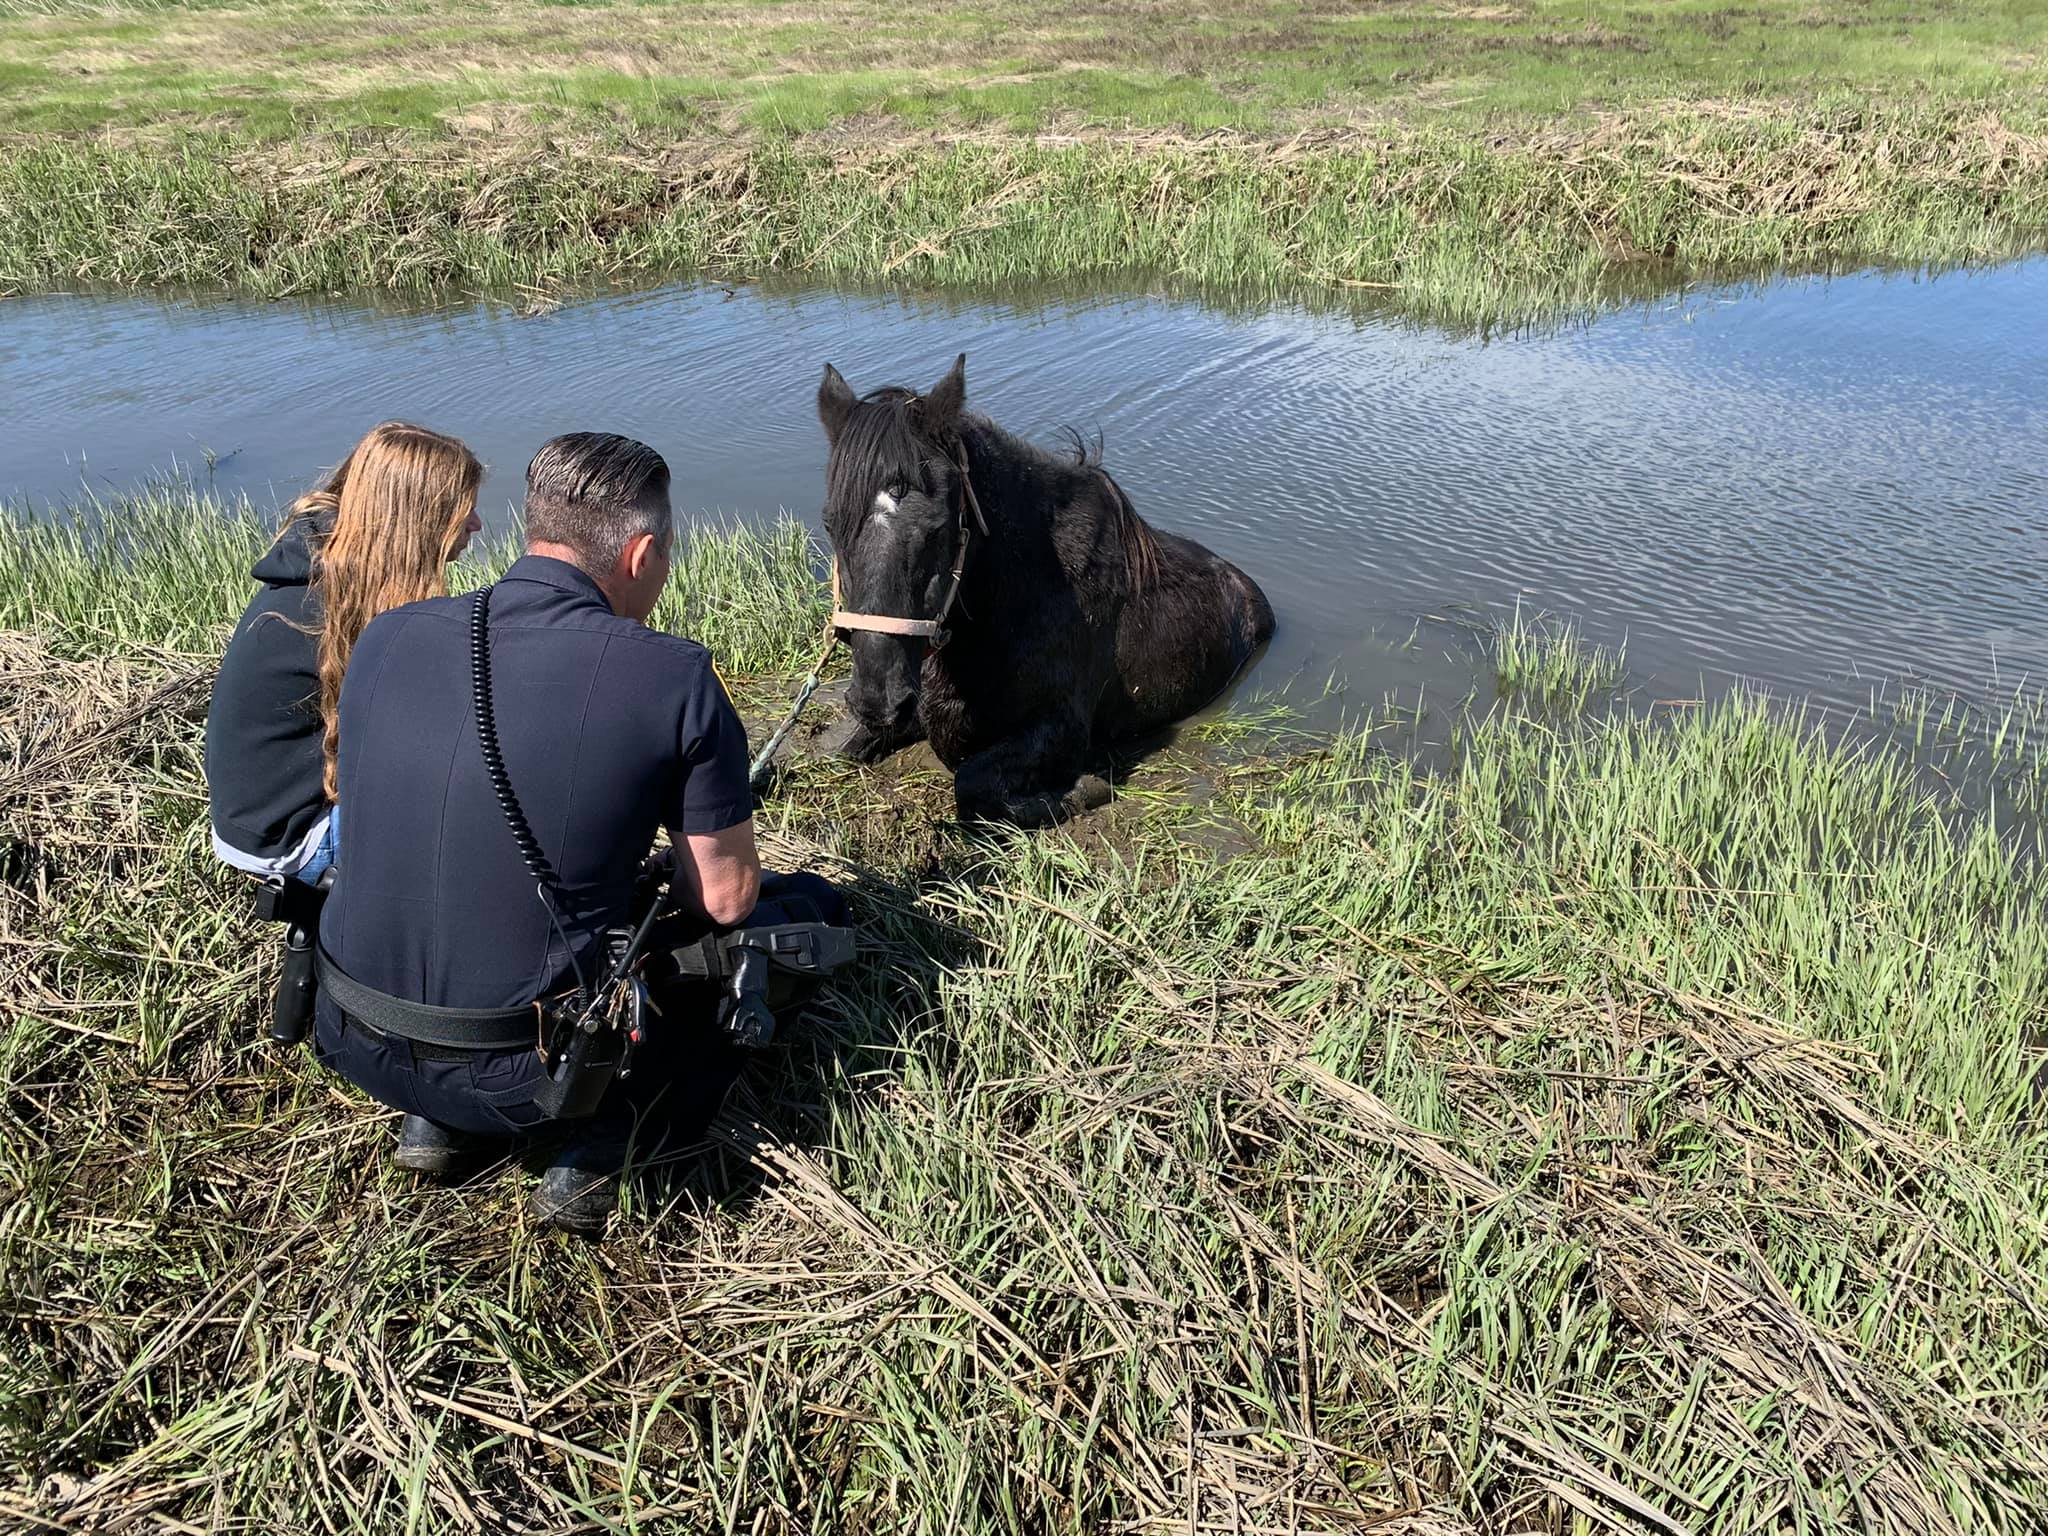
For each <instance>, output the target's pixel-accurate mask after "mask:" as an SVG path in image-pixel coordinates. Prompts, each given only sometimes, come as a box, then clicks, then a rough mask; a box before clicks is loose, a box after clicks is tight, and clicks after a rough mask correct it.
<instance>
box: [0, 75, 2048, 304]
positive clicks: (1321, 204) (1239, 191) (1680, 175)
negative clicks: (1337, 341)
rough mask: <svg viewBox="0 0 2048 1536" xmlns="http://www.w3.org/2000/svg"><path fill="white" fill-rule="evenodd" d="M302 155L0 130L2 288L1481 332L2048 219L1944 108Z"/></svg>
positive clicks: (1934, 245) (2047, 165)
mask: <svg viewBox="0 0 2048 1536" xmlns="http://www.w3.org/2000/svg"><path fill="white" fill-rule="evenodd" d="M387 148H388V146H387ZM293 155H294V156H295V157H296V158H294V159H293V160H292V161H290V162H289V163H284V164H280V163H274V162H271V161H269V160H266V159H264V158H263V157H261V156H257V157H255V158H253V159H252V158H250V157H248V156H246V155H244V154H241V153H239V152H238V149H237V146H236V144H235V143H234V141H232V140H225V139H221V138H218V137H210V136H201V137H198V138H191V139H182V140H178V141H175V142H174V143H172V144H169V145H165V146H154V147H132V146H123V145H121V144H117V143H113V142H107V141H82V140H58V141H52V142H42V143H33V144H30V145H27V146H25V147H21V148H18V149H14V150H11V151H8V150H0V285H5V286H11V287H14V288H18V289H23V290H29V289H39V288H51V287H59V286H64V285H68V284H72V283H78V282H84V283H89V284H114V285H124V286H126V285H141V284H158V283H167V284H202V285H209V286H212V285H228V286H239V287H243V288H247V289H250V290H252V291H255V292H259V293H264V294H282V293H299V292H308V291H310V292H332V291H340V290H345V289H352V288H364V287H375V288H387V289H395V290H400V291H409V292H417V293H434V292H439V291H446V290H448V289H450V288H460V289H471V288H476V287H489V288H498V289H505V288H509V287H512V286H515V285H516V286H523V287H534V286H542V287H545V286H550V285H568V284H577V283H582V282H586V281H588V280H590V279H592V278H594V277H595V278H609V279H615V280H616V279H627V278H645V277H648V276H652V275H660V274H672V273H681V272H689V271H698V270H713V271H720V272H727V273H737V274H741V275H757V274H764V273H770V272H776V271H790V272H802V273H809V274H814V275H817V276H820V277H828V278H837V279H842V280H865V279H873V278H885V279H887V280H889V281H911V282H923V283H947V284H977V285H1003V284H1016V283H1020V282H1027V281H1036V280H1040V279H1048V278H1053V279H1071V280H1104V279H1109V280H1119V281H1132V280H1138V281H1149V280H1160V279H1164V280H1167V281H1169V282H1174V283H1177V284H1181V285H1188V286H1195V287H1199V288H1202V289H1205V290H1210V291H1221V292H1229V293H1233V294H1240V295H1253V296H1257V295H1268V294H1273V293H1276V292H1302V291H1304V290H1310V291H1324V292H1328V291H1330V290H1332V289H1336V290H1339V291H1346V292H1358V293H1363V294H1366V295H1368V296H1373V297H1379V298H1390V299H1392V300H1395V301H1398V302H1399V303H1401V304H1403V305H1404V306H1406V307H1407V308H1409V309H1410V310H1412V311H1414V312H1416V313H1419V314H1426V315H1429V316H1432V317H1435V318H1439V319H1443V320H1448V321H1456V322H1487V321H1497V320H1504V319H1513V318H1526V317H1528V316H1529V315H1531V314H1536V313H1554V312H1557V311H1560V310H1567V309H1574V308H1580V307H1583V306H1585V305H1588V304H1591V303H1594V302H1597V301H1598V300H1599V299H1600V298H1602V297H1603V296H1604V295H1607V294H1610V293H1612V292H1614V291H1615V290H1616V287H1617V284H1620V285H1622V286H1624V287H1628V286H1629V285H1632V284H1636V283H1640V282H1642V281H1645V280H1654V281H1668V280H1671V279H1673V278H1674V277H1683V276H1686V275H1697V274H1699V273H1713V272H1735V271H1754V270H1757V269H1760V268H1767V267H1771V266H1774V265H1783V264H1793V265H1805V266H1811V265H1825V264H1828V263H1839V262H1846V261H1918V262H1938V261H1942V260H1949V259H1958V258H1962V257H1965V256H1968V257H1973V258H1979V259H1991V258H1995V257H1998V256H2001V255H2007V254H2011V253H2012V252H2013V251H2015V250H2016V249H2019V248H2020V247H2021V245H2023V243H2024V238H2023V233H2022V232H2023V231H2026V230H2028V229H2033V228H2039V227H2042V226H2044V225H2048V157H2044V158H2043V159H2042V161H2041V162H2040V164H2038V165H2033V166H2031V167H2029V166H2028V165H2025V164H2021V163H2019V162H2015V161H2014V160H2012V158H2011V152H2010V146H2009V144H2007V143H2006V141H2004V140H2002V139H2000V138H1998V137H1997V136H1996V135H1995V134H1991V133H1990V132H1989V130H1986V129H1984V128H1983V126H1982V125H1981V124H1975V125H1973V124H1972V123H1970V122H1968V121H1965V120H1964V119H1961V118H1959V117H1954V116H1948V117H1943V116H1940V115H1939V114H1936V115H1933V116H1924V115H1915V114H1907V115H1903V116H1880V115H1875V114H1870V113H1865V112H1861V111H1847V112H1839V113H1809V114H1807V115H1806V116H1804V117H1802V118H1798V119H1796V120H1793V119H1787V120H1779V119H1771V120H1767V121H1762V122H1759V121H1752V120H1747V119H1728V118H1723V117H1718V116H1706V117H1692V118H1688V117H1684V116H1673V117H1671V118H1669V119H1667V120H1664V121H1663V122H1662V123H1661V125H1660V126H1658V127H1657V128H1656V129H1655V131H1654V132H1649V133H1647V134H1646V135H1645V136H1643V137H1640V138H1634V139H1621V140H1616V141H1612V142H1599V141H1587V142H1585V143H1583V144H1581V145H1580V146H1579V147H1578V148H1577V149H1575V150H1573V151H1572V152H1570V153H1556V152H1552V151H1551V150H1546V149H1541V148H1533V147H1525V148H1521V149H1517V148H1513V147H1490V146H1487V145H1484V144H1480V143H1477V142H1474V141H1470V140H1467V139H1464V138H1462V137H1459V136H1457V135H1454V134H1444V133H1433V132H1432V133H1422V134H1420V135H1419V136H1412V137H1406V138H1399V139H1396V140H1393V141H1391V142H1388V143H1384V144H1378V145H1373V146H1368V147H1357V148H1331V149H1326V150H1320V151H1316V152H1313V153H1293V154H1290V153H1286V152H1283V151H1276V150H1272V149H1267V148H1260V147H1257V146H1251V145H1244V146H1238V147H1234V148H1228V147H1226V148H1205V147H1199V146H1196V147H1177V148H1171V147H1169V148H1156V147H1119V146H1116V145H1108V146H1103V145H1064V146H1062V145H1047V144H1037V143H1018V142H1000V141H998V142H989V143H977V144H959V145H954V146H952V147H949V148H946V149H943V150H938V151H934V150H932V149H929V148H918V147H896V148H884V149H878V150H872V151H861V152H859V153H858V154H857V155H854V156H853V157H852V158H849V157H848V155H847V154H846V153H844V152H840V151H834V150H830V149H826V148H821V147H816V146H807V145H806V144H804V143H798V142H785V141H780V140H777V141H770V142H764V143H759V144H755V145H753V146H751V147H747V148H744V149H738V150H733V151H730V152H726V153H721V154H715V155H707V156H702V157H691V156H679V155H666V154H663V153H659V152H656V151H654V150H653V149H651V148H650V147H648V146H634V145H630V144H626V143H623V142H618V143H614V144H612V145H610V146H609V147H592V148H589V149H587V150H573V149H570V148H568V147H558V148H557V149H556V150H555V151H552V152H549V153H546V154H525V153H521V154H515V155H511V156H508V157H505V158H502V159H493V158H490V157H486V156H479V155H477V154H475V153H473V152H470V151H466V150H461V149H459V148H456V149H446V150H436V151H428V150H424V149H423V150H422V151H421V152H419V153H417V154H410V155H406V156H403V157H399V158H380V152H379V150H378V148H377V146H376V145H375V144H372V143H370V142H367V141H350V140H346V139H344V140H342V141H338V142H335V143H332V144H329V145H327V146H325V147H323V148H320V149H318V150H317V151H314V150H311V149H309V148H307V147H303V146H302V147H301V148H300V149H299V150H295V151H293ZM1630 274H1634V276H1633V277H1631V276H1630Z"/></svg>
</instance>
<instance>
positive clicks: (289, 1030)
mask: <svg viewBox="0 0 2048 1536" xmlns="http://www.w3.org/2000/svg"><path fill="white" fill-rule="evenodd" d="M333 884H334V870H333V869H332V868H329V869H328V870H326V871H325V872H324V873H323V874H322V875H321V876H320V883H319V884H318V885H317V886H315V885H307V884H306V883H305V882H304V881H303V880H294V879H293V878H291V876H289V875H270V876H268V877H267V878H265V879H264V881H263V883H262V884H261V885H259V886H258V887H257V888H256V917H257V920H258V921H259V922H266V923H283V924H284V925H285V928H284V959H283V962H282V963H281V964H280V965H279V967H278V975H277V996H276V997H275V998H273V999H272V1001H271V1007H270V1027H269V1028H268V1029H267V1030H265V1031H264V1033H265V1034H266V1035H267V1036H268V1037H269V1039H270V1042H271V1043H272V1044H273V1045H297V1044H298V1043H299V1042H300V1041H301V1040H303V1039H305V1038H306V1034H307V1031H309V1030H310V1029H312V1027H313V1005H314V1002H315V1000H316V999H317V998H318V997H319V993H320V981H319V976H318V974H317V972H316V969H315V966H314V957H315V954H316V952H317V950H318V949H319V945H320V912H321V909H322V908H324V907H325V906H326V905H327V892H328V890H329V888H330V887H331V886H332V885H333Z"/></svg>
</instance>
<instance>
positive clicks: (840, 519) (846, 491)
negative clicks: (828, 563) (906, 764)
mask: <svg viewBox="0 0 2048 1536" xmlns="http://www.w3.org/2000/svg"><path fill="white" fill-rule="evenodd" d="M966 401H967V355H966V354H965V353H962V354H961V355H960V357H959V358H958V359H956V360H955V362H954V364H953V367H952V371H951V372H949V373H948V374H947V375H946V376H945V377H944V378H943V379H941V380H939V382H938V384H937V385H935V386H934V387H933V388H932V390H931V391H930V392H929V393H928V394H923V395H919V394H917V393H915V392H914V391H912V390H908V389H894V388H892V389H878V390H876V391H874V392H873V393H872V394H869V395H867V396H866V397H864V398H856V397H855V395H854V393H853V389H852V387H851V386H850V385H848V384H847V382H846V380H845V379H843V378H841V377H840V374H839V370H838V369H836V368H834V367H833V366H832V365H831V364H830V363H827V364H826V365H825V378H824V382H823V383H821V384H820V385H819V386H818V419H819V420H820V421H821V422H823V423H824V426H825V437H826V440H827V441H828V442H829V443H830V444H831V450H832V451H831V458H830V460H829V462H828V463H827V465H826V469H825V533H826V536H827V537H828V538H829V539H830V540H831V542H832V559H833V561H834V563H835V568H836V571H837V576H838V583H839V607H840V609H841V610H843V611H844V612H846V613H849V614H853V615H857V616H859V617H860V618H861V619H862V620H863V621H867V620H882V621H885V622H883V623H880V624H874V625H869V624H867V623H866V622H863V624H861V625H859V626H855V625H851V624H849V625H848V626H847V627H846V628H845V630H844V633H845V636H846V640H847V643H848V645H849V646H850V647H851V648H852V650H853V684H852V689H851V693H850V695H849V699H848V702H849V704H850V705H851V707H852V709H853V713H854V717H855V718H856V719H857V720H858V721H859V722H860V723H861V724H862V725H864V726H866V727H867V729H868V730H869V732H870V733H872V734H873V735H875V736H877V737H881V738H884V739H894V740H901V739H902V738H903V736H904V734H905V733H906V732H907V731H908V730H909V728H910V726H911V723H912V722H913V721H914V720H915V718H916V716H917V689H918V680H919V677H920V675H921V673H922V671H923V668H924V657H925V651H926V649H927V647H928V646H930V645H932V644H935V643H940V644H942V643H943V642H944V635H945V630H944V625H945V622H946V620H947V618H948V617H949V610H950V609H951V607H952V606H953V602H954V599H955V598H956V597H957V595H958V589H959V584H960V578H961V572H962V570H963V569H964V564H965V559H966V553H967V542H966V541H967V540H968V538H969V537H970V523H969V521H968V516H967V509H968V507H969V505H970V498H971V494H972V493H971V492H970V490H969V488H968V486H967V484H966V477H965V472H964V470H963V469H962V467H961V462H962V461H961V458H960V451H961V450H960V426H961V411H962V408H963V407H964V406H965V404H966ZM975 517H976V520H977V521H978V519H979V512H978V510H977V511H976V513H975ZM892 620H893V621H897V622H896V623H895V625H894V627H891V625H890V624H889V623H888V622H886V621H892Z"/></svg>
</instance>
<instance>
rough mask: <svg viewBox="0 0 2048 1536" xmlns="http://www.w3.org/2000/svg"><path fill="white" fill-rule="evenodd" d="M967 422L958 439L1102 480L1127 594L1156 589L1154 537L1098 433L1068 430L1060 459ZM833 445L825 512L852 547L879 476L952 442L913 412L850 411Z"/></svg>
mask: <svg viewBox="0 0 2048 1536" xmlns="http://www.w3.org/2000/svg"><path fill="white" fill-rule="evenodd" d="M918 398H919V397H918V395H917V392H916V391H914V390H909V389H904V388H901V387H900V386H895V385H891V386H889V387H887V388H884V389H877V390H874V391H872V392H871V393H869V394H867V395H864V396H862V397H861V402H860V403H861V404H862V405H896V406H904V407H908V406H910V405H912V404H914V403H915V402H916V401H917V399H918ZM965 421H966V423H967V424H968V425H969V426H970V427H972V428H975V429H979V430H976V431H974V432H972V433H971V434H970V433H969V432H967V431H962V432H961V434H960V436H961V437H962V438H965V437H968V436H970V435H972V436H976V437H985V438H986V439H987V440H988V443H989V445H990V446H992V447H994V448H996V449H997V450H998V451H1000V452H1003V453H1006V454H1008V455H1010V456H1012V457H1014V458H1016V459H1019V460H1021V461H1023V462H1024V463H1026V464H1030V465H1035V466H1037V467H1039V468H1042V469H1051V470H1057V471H1060V472H1062V473H1065V474H1068V475H1076V474H1078V475H1080V476H1082V477H1087V478H1096V479H1099V480H1101V482H1102V484H1103V486H1104V488H1105V489H1107V490H1108V492H1109V502H1110V516H1111V517H1112V518H1113V519H1114V521H1115V523H1116V536H1117V543H1118V544H1119V546H1120V547H1121V548H1122V550H1123V556H1124V580H1125V583H1126V588H1127V590H1128V592H1129V594H1130V595H1131V596H1132V597H1142V596H1145V595H1147V594H1149V593H1150V592H1151V591H1152V590H1153V589H1154V588H1155V587H1156V586H1157V585H1158V580H1159V570H1160V564H1161V557H1160V549H1159V535H1158V533H1157V532H1155V531H1154V530H1153V528H1152V526H1151V524H1149V523H1147V522H1146V521H1145V520H1144V519H1143V518H1142V517H1140V516H1139V515H1138V510H1137V508H1136V507H1134V506H1132V505H1131V498H1130V497H1129V496H1127V495H1125V494H1124V488H1123V487H1122V486H1120V485H1118V484H1117V483H1116V481H1115V479H1114V478H1113V477H1112V476H1111V475H1110V473H1109V471H1108V470H1106V469H1104V468H1103V467H1102V436H1101V434H1100V433H1097V434H1096V436H1095V440H1094V443H1093V445H1092V446H1091V444H1090V443H1089V441H1088V440H1087V439H1086V438H1084V437H1083V436H1082V435H1081V434H1080V433H1079V432H1077V431H1075V430H1074V429H1073V428H1072V427H1069V428H1067V429H1066V437H1067V439H1068V441H1069V443H1070V444H1071V445H1072V446H1071V453H1070V455H1068V456H1061V455H1059V454H1054V453H1049V452H1047V451H1046V450H1045V449H1043V448H1040V447H1039V446H1038V445H1037V444H1035V443H1029V442H1026V441H1025V440H1024V439H1022V438H1020V437H1017V436H1015V435H1013V434H1012V433H1010V432H1007V431H1005V430H1004V429H1003V428H1001V427H999V426H997V425H996V424H995V423H994V422H993V421H990V420H989V419H988V418H987V417H986V416H980V415H968V416H967V417H966V418H965ZM833 446H834V452H833V454H832V457H831V463H830V465H829V467H828V469H827V473H826V483H825V496H826V507H827V509H828V514H829V511H830V509H835V508H836V509H839V510H840V512H841V515H842V516H850V525H849V526H848V527H847V528H845V529H844V530H843V536H844V538H845V539H846V540H847V541H848V542H851V540H852V539H853V538H854V536H855V535H857V534H858V533H859V532H860V529H861V527H862V526H863V525H864V524H865V523H866V521H867V518H868V515H869V513H870V512H871V511H872V510H873V505H874V501H873V495H872V492H873V489H874V482H875V481H876V479H877V478H879V477H883V476H887V475H891V474H895V473H898V472H900V471H902V470H903V469H906V468H907V467H909V466H911V465H915V464H919V463H921V462H922V461H924V460H926V459H928V458H930V457H931V455H932V452H933V450H935V449H936V451H937V452H938V453H940V454H942V455H950V454H951V453H952V452H953V450H954V449H955V448H956V446H957V443H956V442H954V441H940V440H938V439H937V438H932V439H924V438H920V437H919V436H918V435H917V432H916V430H915V429H914V428H913V427H912V426H911V412H910V411H909V410H908V409H903V410H893V411H854V412H852V413H851V414H850V415H849V416H848V418H847V421H846V425H845V426H844V427H843V428H842V429H841V432H840V436H839V440H838V441H837V442H836V443H835V444H834V445H833Z"/></svg>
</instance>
